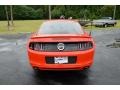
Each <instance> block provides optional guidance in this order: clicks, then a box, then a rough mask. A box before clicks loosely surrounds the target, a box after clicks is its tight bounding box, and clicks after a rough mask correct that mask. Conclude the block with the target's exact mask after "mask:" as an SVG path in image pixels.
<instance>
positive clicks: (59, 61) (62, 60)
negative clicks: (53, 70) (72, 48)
mask: <svg viewBox="0 0 120 90" xmlns="http://www.w3.org/2000/svg"><path fill="white" fill-rule="evenodd" d="M54 63H55V64H64V63H68V57H54Z"/></svg>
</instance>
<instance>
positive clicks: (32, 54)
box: [28, 48, 94, 70]
mask: <svg viewBox="0 0 120 90" xmlns="http://www.w3.org/2000/svg"><path fill="white" fill-rule="evenodd" d="M46 56H51V57H57V56H60V57H64V56H76V57H77V60H76V63H75V64H46V60H45V57H46ZM28 57H29V61H30V64H31V65H32V67H37V68H39V69H41V70H82V69H84V68H86V67H90V66H91V65H92V63H93V57H94V48H92V49H90V50H86V51H75V52H37V51H33V50H30V49H28Z"/></svg>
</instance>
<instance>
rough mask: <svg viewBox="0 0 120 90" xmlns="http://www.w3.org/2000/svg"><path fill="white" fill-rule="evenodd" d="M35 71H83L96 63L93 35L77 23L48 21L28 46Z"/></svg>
mask: <svg viewBox="0 0 120 90" xmlns="http://www.w3.org/2000/svg"><path fill="white" fill-rule="evenodd" d="M27 51H28V57H29V61H30V64H31V66H32V67H33V69H34V70H36V69H37V70H38V69H39V70H83V69H86V68H89V67H90V66H91V65H92V63H93V58H94V51H95V44H94V41H93V38H92V37H91V35H89V34H88V33H86V32H85V31H84V30H83V29H82V27H81V26H80V24H79V23H78V22H76V21H73V20H48V21H45V22H44V23H43V24H42V25H41V27H40V29H39V30H38V32H36V33H34V34H32V35H31V37H30V39H29V41H28V44H27Z"/></svg>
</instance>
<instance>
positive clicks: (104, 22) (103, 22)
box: [92, 17, 117, 27]
mask: <svg viewBox="0 0 120 90" xmlns="http://www.w3.org/2000/svg"><path fill="white" fill-rule="evenodd" d="M92 24H93V25H94V26H96V27H101V26H102V27H108V26H115V25H116V24H117V21H116V20H113V19H112V17H102V18H101V19H98V20H93V21H92Z"/></svg>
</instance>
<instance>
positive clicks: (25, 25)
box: [0, 20, 120, 34]
mask: <svg viewBox="0 0 120 90" xmlns="http://www.w3.org/2000/svg"><path fill="white" fill-rule="evenodd" d="M42 22H43V20H15V21H14V28H13V30H9V31H8V30H7V21H0V34H16V33H26V32H35V31H37V30H38V28H39V27H40V25H41V24H42ZM109 28H110V29H113V28H120V20H118V21H117V25H116V26H115V27H107V28H106V29H109ZM85 29H86V30H90V29H93V30H97V29H103V28H99V27H94V26H92V28H91V26H88V27H85Z"/></svg>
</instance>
